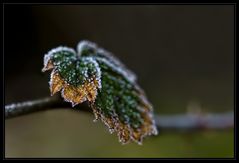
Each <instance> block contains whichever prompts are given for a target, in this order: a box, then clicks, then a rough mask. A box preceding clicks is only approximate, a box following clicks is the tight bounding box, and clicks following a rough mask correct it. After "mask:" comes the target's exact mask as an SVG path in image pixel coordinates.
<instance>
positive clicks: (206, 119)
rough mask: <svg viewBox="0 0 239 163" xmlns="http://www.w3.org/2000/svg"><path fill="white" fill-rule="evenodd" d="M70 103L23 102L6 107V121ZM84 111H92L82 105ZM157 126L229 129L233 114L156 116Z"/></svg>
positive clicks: (53, 100) (56, 98)
mask: <svg viewBox="0 0 239 163" xmlns="http://www.w3.org/2000/svg"><path fill="white" fill-rule="evenodd" d="M69 107H71V106H70V105H69V103H66V102H62V99H61V98H60V97H59V96H53V97H47V98H43V99H39V100H33V101H27V102H21V103H16V104H10V105H6V106H5V119H9V118H13V117H18V116H21V115H26V114H30V113H34V112H38V111H44V110H52V109H59V108H63V109H64V108H69ZM80 108H81V109H77V110H82V111H90V109H89V108H87V107H86V105H84V104H83V105H81V106H80ZM155 121H156V125H157V127H158V128H160V129H173V130H175V129H176V130H192V129H228V128H233V126H234V120H233V112H232V111H231V112H225V113H207V114H206V113H204V114H203V113H186V114H177V115H156V116H155Z"/></svg>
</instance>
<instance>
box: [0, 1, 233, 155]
mask: <svg viewBox="0 0 239 163" xmlns="http://www.w3.org/2000/svg"><path fill="white" fill-rule="evenodd" d="M83 39H88V40H91V41H94V42H96V43H97V44H99V45H100V46H102V47H104V48H106V49H107V50H109V51H111V52H113V53H114V54H115V55H116V56H117V57H118V58H120V59H121V61H122V62H124V63H125V64H126V65H127V66H128V67H129V68H130V69H131V70H133V71H134V72H135V73H136V74H137V76H138V83H139V84H140V85H141V86H142V88H143V89H144V90H145V92H146V94H147V96H148V99H149V100H150V102H151V103H152V104H153V106H154V109H155V112H156V113H158V114H172V115H173V114H176V113H184V112H186V111H187V108H188V107H189V106H190V104H191V103H192V102H193V103H197V104H198V105H200V108H201V109H202V111H203V112H224V111H230V110H232V109H233V108H234V106H233V97H234V96H233V91H234V87H233V77H234V76H233V67H234V65H233V64H234V51H233V49H234V7H233V6H232V5H154V6H151V5H138V6H137V5H128V6H127V5H98V6H94V5H74V6H72V5H38V6H37V5H34V6H32V5H4V42H5V44H4V46H5V47H4V50H5V54H4V56H5V65H4V66H5V103H6V104H9V103H12V102H18V101H25V100H30V99H36V98H40V97H45V96H49V88H48V80H49V75H48V74H43V73H41V68H42V66H43V56H44V54H45V53H46V52H47V51H48V50H50V49H52V48H54V47H57V46H59V45H66V46H69V47H76V45H77V43H78V42H79V41H80V40H83ZM93 118H94V117H93V115H92V114H88V113H84V112H82V113H81V112H79V113H78V112H77V113H76V112H73V111H71V110H70V109H69V110H54V111H46V112H41V113H36V114H32V115H27V116H23V117H18V118H14V119H10V120H6V121H5V156H6V157H164V158H175V157H189V158H192V157H224V158H225V157H233V153H234V151H233V149H234V146H233V145H234V142H233V140H234V137H233V135H234V134H233V129H229V130H224V131H213V130H211V131H209V130H203V131H194V132H178V131H177V132H176V131H164V130H162V131H160V133H159V136H157V137H147V138H146V139H145V141H144V143H143V146H139V145H137V144H134V143H131V144H128V145H121V144H120V143H119V142H118V140H117V137H116V135H115V134H113V135H110V134H109V132H108V131H107V129H106V127H105V126H104V125H103V124H102V123H101V122H97V123H93V121H92V120H93Z"/></svg>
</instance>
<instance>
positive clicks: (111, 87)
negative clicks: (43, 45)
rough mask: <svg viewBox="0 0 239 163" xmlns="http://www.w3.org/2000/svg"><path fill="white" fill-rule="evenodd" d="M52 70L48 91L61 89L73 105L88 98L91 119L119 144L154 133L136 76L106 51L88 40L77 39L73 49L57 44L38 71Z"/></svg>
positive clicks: (65, 97) (138, 139)
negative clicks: (102, 126)
mask: <svg viewBox="0 0 239 163" xmlns="http://www.w3.org/2000/svg"><path fill="white" fill-rule="evenodd" d="M47 70H52V72H51V78H50V82H49V85H50V92H51V95H54V94H55V93H57V92H59V91H61V96H62V97H63V98H64V100H65V101H67V102H71V103H72V106H75V105H77V104H79V103H82V102H84V101H88V102H89V104H90V106H91V108H92V109H93V113H94V115H95V121H96V120H101V121H103V122H104V124H105V125H106V126H108V128H109V131H110V133H113V132H116V133H117V135H118V137H119V141H120V142H121V143H123V144H125V143H128V142H130V141H131V140H133V141H135V142H137V143H138V144H141V143H142V139H143V137H145V136H147V135H152V134H153V135H156V134H157V129H156V126H155V123H154V120H153V110H152V106H151V104H150V103H149V102H148V100H147V98H146V96H145V94H144V92H143V90H142V89H141V88H140V87H139V86H138V84H137V83H136V76H135V74H134V73H133V72H131V71H130V70H128V69H127V68H126V66H125V65H123V64H122V63H121V62H120V61H119V60H118V59H117V58H116V57H114V56H113V54H111V53H110V52H108V51H106V50H104V49H103V48H100V47H98V46H97V45H96V44H95V43H92V42H90V41H81V42H80V43H79V44H78V46H77V52H76V51H75V50H74V49H71V48H68V47H58V48H55V49H52V50H51V51H49V52H48V53H47V54H46V55H45V57H44V67H43V69H42V71H47Z"/></svg>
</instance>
